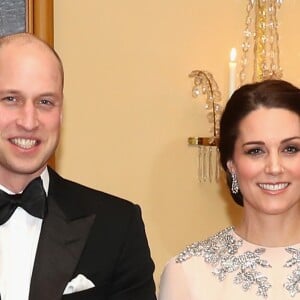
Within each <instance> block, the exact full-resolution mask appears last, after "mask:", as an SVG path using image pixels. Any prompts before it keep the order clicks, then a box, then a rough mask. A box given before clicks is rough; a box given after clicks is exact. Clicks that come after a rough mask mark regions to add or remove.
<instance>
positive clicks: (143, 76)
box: [54, 0, 300, 282]
mask: <svg viewBox="0 0 300 300" xmlns="http://www.w3.org/2000/svg"><path fill="white" fill-rule="evenodd" d="M299 2H300V1H297V0H285V1H284V4H283V6H282V8H281V10H280V11H279V13H278V17H279V21H280V37H281V61H282V67H283V69H284V78H285V79H288V80H292V81H293V82H294V83H296V84H299V85H300V72H299V61H300V58H299V56H300V44H299V33H298V28H299V23H300V20H299V16H298V12H299V11H300V10H299V9H300V3H299ZM246 3H247V1H245V0H243V1H242V0H226V1H221V0H210V1H203V0H202V1H201V0H184V1H183V0H152V1H141V0H126V1H120V0H119V1H103V0H86V1H83V0H55V1H54V4H55V46H56V49H57V50H58V52H59V53H60V54H61V56H62V59H63V61H64V65H65V73H66V88H65V115H64V126H63V134H62V140H61V145H60V148H59V151H58V153H57V169H58V170H59V172H60V173H61V174H62V175H64V176H66V177H68V178H71V179H73V180H76V181H79V182H81V183H83V184H86V185H89V186H91V187H94V188H97V189H101V190H104V191H106V192H109V193H113V194H116V195H118V196H121V197H124V198H126V199H129V200H131V201H133V202H135V203H138V204H140V205H141V207H142V210H143V217H144V221H145V225H146V230H147V234H148V238H149V243H150V246H151V250H152V255H153V258H154V260H155V262H156V273H155V278H156V281H157V282H158V279H159V276H160V273H161V271H162V268H163V266H164V264H165V262H166V261H167V260H168V259H169V258H170V257H171V256H173V255H175V254H176V253H178V251H180V250H181V249H182V248H183V247H184V246H185V245H186V244H188V243H190V242H192V241H195V240H198V239H202V238H204V237H205V236H207V235H208V234H211V233H213V232H215V231H216V230H218V229H220V228H221V227H223V226H226V225H228V224H230V223H231V222H234V221H236V220H237V219H238V217H239V214H240V209H239V208H238V207H236V206H235V205H234V204H232V202H231V201H230V200H228V194H227V193H226V192H224V188H223V187H220V185H218V184H215V183H213V184H200V183H199V181H198V179H197V154H198V151H197V148H195V147H190V146H188V145H187V137H188V136H196V135H202V136H203V135H208V131H209V126H208V124H207V119H206V111H205V109H204V99H203V98H202V99H199V100H195V99H193V98H192V97H191V87H192V80H191V79H189V78H188V74H189V72H190V71H192V70H193V69H204V70H209V71H210V72H212V73H213V74H214V76H215V78H216V80H217V82H218V84H219V87H220V90H221V92H222V93H223V99H224V100H225V98H226V96H227V94H228V90H227V87H228V60H229V52H230V49H231V48H232V47H237V48H238V54H240V45H241V41H242V31H243V28H244V19H245V12H246ZM104 246H105V245H104Z"/></svg>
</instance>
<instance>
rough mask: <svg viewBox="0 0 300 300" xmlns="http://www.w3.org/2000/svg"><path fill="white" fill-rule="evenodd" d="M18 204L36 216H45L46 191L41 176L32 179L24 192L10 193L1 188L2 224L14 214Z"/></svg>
mask: <svg viewBox="0 0 300 300" xmlns="http://www.w3.org/2000/svg"><path fill="white" fill-rule="evenodd" d="M18 206H20V207H22V208H23V209H24V210H26V211H27V212H28V213H29V214H31V215H33V216H34V217H37V218H40V219H43V218H44V217H45V214H46V210H47V206H46V193H45V191H44V188H43V183H42V180H41V178H40V177H37V178H35V179H34V180H33V181H31V182H30V183H29V185H27V187H26V188H25V190H24V191H23V193H22V194H15V195H9V194H7V193H5V192H4V191H2V190H0V225H2V224H4V223H5V222H6V221H7V220H8V219H9V218H10V217H11V216H12V214H13V213H14V212H15V210H16V208H17V207H18Z"/></svg>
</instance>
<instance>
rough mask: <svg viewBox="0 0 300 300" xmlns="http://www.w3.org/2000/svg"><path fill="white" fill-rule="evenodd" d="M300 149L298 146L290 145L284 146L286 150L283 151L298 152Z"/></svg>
mask: <svg viewBox="0 0 300 300" xmlns="http://www.w3.org/2000/svg"><path fill="white" fill-rule="evenodd" d="M298 151H299V148H298V147H296V146H288V147H286V148H284V150H283V152H286V153H289V154H290V153H291V154H292V153H296V152H298Z"/></svg>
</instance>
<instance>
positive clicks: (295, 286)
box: [283, 247, 300, 297]
mask: <svg viewBox="0 0 300 300" xmlns="http://www.w3.org/2000/svg"><path fill="white" fill-rule="evenodd" d="M285 251H287V252H288V253H290V254H292V258H291V259H289V260H288V261H287V262H286V263H285V264H284V267H286V268H291V267H293V266H296V269H295V270H293V271H292V275H290V276H288V281H287V282H286V283H284V285H283V287H284V288H285V289H286V290H287V291H288V292H289V293H290V295H291V296H292V297H294V296H295V295H296V294H297V293H299V292H300V286H299V284H300V249H298V250H297V249H295V248H291V247H289V248H286V249H285Z"/></svg>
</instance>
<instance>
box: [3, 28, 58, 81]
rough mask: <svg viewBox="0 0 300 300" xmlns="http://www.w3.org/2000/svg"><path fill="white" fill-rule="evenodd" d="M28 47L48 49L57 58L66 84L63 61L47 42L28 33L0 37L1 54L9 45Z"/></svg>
mask: <svg viewBox="0 0 300 300" xmlns="http://www.w3.org/2000/svg"><path fill="white" fill-rule="evenodd" d="M13 44H15V45H18V44H19V45H27V44H32V45H37V46H41V48H44V49H46V50H47V51H49V52H50V53H52V54H53V55H54V57H55V58H56V60H57V62H58V65H59V69H60V71H61V76H62V83H64V68H63V64H62V60H61V58H60V56H59V55H58V53H57V52H56V51H55V49H54V48H52V47H51V46H50V45H48V44H47V43H46V42H45V41H43V40H41V39H40V38H38V37H36V36H35V35H33V34H31V33H28V32H21V33H15V34H11V35H6V36H2V37H0V52H1V48H3V47H5V46H9V45H13Z"/></svg>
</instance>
